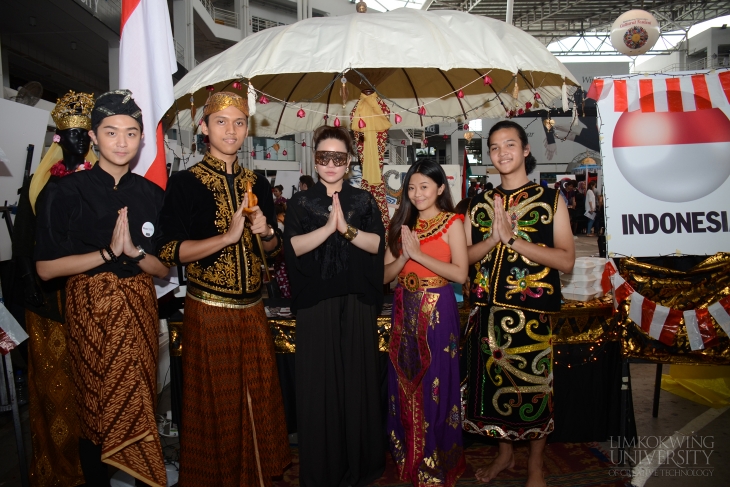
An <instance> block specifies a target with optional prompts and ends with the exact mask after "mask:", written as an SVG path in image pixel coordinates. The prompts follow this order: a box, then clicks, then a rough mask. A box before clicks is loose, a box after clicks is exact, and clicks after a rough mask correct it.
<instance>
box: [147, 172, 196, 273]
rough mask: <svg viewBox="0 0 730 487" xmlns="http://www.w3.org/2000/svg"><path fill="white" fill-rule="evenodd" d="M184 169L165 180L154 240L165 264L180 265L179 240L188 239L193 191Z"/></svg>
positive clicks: (192, 209)
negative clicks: (158, 230) (166, 181)
mask: <svg viewBox="0 0 730 487" xmlns="http://www.w3.org/2000/svg"><path fill="white" fill-rule="evenodd" d="M190 178H192V179H194V176H192V175H191V174H188V172H187V171H181V172H179V173H176V174H174V175H173V176H172V177H171V178H170V180H169V181H168V183H167V190H165V193H164V196H163V199H162V205H161V206H162V210H161V211H160V213H159V218H158V222H159V229H160V232H159V233H158V235H157V238H156V240H155V248H156V249H157V256H158V257H159V259H160V261H161V262H162V263H163V264H165V265H166V266H167V267H172V266H174V265H180V264H181V262H180V244H181V243H182V242H184V241H185V240H188V239H190V236H191V230H192V228H191V225H192V221H193V218H192V217H193V212H194V208H193V202H194V198H193V197H192V195H193V193H194V192H193V191H191V183H194V182H195V181H191V180H190Z"/></svg>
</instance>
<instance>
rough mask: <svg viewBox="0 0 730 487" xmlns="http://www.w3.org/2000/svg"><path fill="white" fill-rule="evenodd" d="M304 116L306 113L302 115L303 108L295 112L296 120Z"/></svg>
mask: <svg viewBox="0 0 730 487" xmlns="http://www.w3.org/2000/svg"><path fill="white" fill-rule="evenodd" d="M305 116H306V113H304V108H300V109H299V111H298V112H297V118H304V117H305Z"/></svg>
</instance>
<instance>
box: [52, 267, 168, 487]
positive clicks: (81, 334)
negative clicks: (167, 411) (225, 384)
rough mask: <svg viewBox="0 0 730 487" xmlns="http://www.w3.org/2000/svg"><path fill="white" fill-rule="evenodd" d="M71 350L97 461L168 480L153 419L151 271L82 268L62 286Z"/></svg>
mask: <svg viewBox="0 0 730 487" xmlns="http://www.w3.org/2000/svg"><path fill="white" fill-rule="evenodd" d="M66 293H67V299H66V321H67V323H68V326H69V334H70V340H69V352H70V354H71V365H72V370H73V376H74V381H75V383H76V388H77V401H78V404H79V418H80V420H81V436H82V437H83V438H86V439H88V440H91V441H92V442H93V443H95V444H97V445H101V460H102V461H103V462H104V463H108V464H109V465H113V466H115V467H117V468H119V469H120V470H124V471H125V472H127V473H128V474H130V475H132V476H133V477H135V478H137V479H139V480H141V481H143V482H145V483H147V484H149V485H151V486H155V487H158V486H159V487H164V486H166V485H167V475H166V472H165V465H164V460H163V456H162V448H161V446H160V440H159V437H158V433H157V423H156V421H155V407H156V404H155V403H156V395H155V393H156V383H157V376H156V370H157V354H158V349H159V346H158V339H157V330H158V321H157V319H158V315H157V299H156V297H155V287H154V285H153V283H152V277H150V276H149V275H147V274H139V275H137V276H135V277H130V278H125V279H120V278H118V277H117V276H116V275H114V274H112V273H110V272H105V273H102V274H97V275H96V276H93V277H89V276H87V275H84V274H81V275H78V276H74V277H72V278H70V279H69V281H68V284H67V285H66Z"/></svg>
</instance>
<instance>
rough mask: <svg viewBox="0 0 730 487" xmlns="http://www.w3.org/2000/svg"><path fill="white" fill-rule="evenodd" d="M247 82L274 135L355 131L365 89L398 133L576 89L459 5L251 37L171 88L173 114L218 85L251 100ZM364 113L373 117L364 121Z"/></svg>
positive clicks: (509, 29) (521, 106) (265, 127)
mask: <svg viewBox="0 0 730 487" xmlns="http://www.w3.org/2000/svg"><path fill="white" fill-rule="evenodd" d="M343 77H344V78H346V80H347V82H346V85H345V87H346V90H342V89H341V88H342V87H343V84H342V82H341V80H342V78H343ZM485 77H486V78H487V81H491V82H490V83H489V84H487V83H485ZM249 81H250V82H251V83H252V85H253V86H254V87H255V89H256V98H257V99H258V100H259V103H257V106H256V113H255V115H254V116H253V117H252V118H251V121H250V127H249V134H250V135H252V136H268V137H279V136H282V135H287V134H292V133H296V132H308V131H311V130H314V129H315V128H317V127H319V126H321V125H323V124H324V123H328V124H334V123H335V119H339V120H341V123H342V125H343V126H349V122H350V118H349V116H350V112H351V111H352V109H353V107H354V106H355V104H356V103H357V101H358V100H359V97H360V93H361V91H362V90H365V92H366V94H368V93H369V91H368V90H369V89H370V90H372V89H374V90H375V93H376V94H377V96H378V97H379V98H380V99H381V100H382V101H383V102H384V103H385V105H387V107H388V108H389V110H390V115H388V114H387V112H385V116H386V117H388V118H389V120H390V122H391V123H392V124H393V125H394V126H393V128H414V127H421V126H426V125H431V124H433V123H438V122H439V121H460V122H466V121H467V120H471V119H476V118H482V117H494V118H499V117H502V116H505V115H508V114H509V112H510V111H514V113H515V114H516V113H517V112H518V111H519V110H529V109H530V108H533V109H534V108H536V106H535V105H536V101H537V104H538V105H540V104H543V101H550V100H554V99H556V98H558V99H559V98H561V97H562V99H563V103H564V104H565V103H567V99H568V96H567V93H566V91H567V89H566V84H567V85H571V86H578V83H577V81H576V80H575V78H574V77H573V76H572V75H571V74H570V72H569V71H568V70H567V69H566V68H565V66H563V64H562V63H561V62H560V61H558V60H557V59H556V58H555V56H553V55H552V54H551V53H550V52H549V51H548V50H547V49H546V48H545V46H543V45H542V44H541V43H540V42H539V41H538V40H536V39H535V38H534V37H532V36H531V35H529V34H526V33H525V32H523V31H521V30H520V29H518V28H516V27H514V26H512V25H508V24H506V23H504V22H502V21H499V20H495V19H491V18H488V17H482V16H477V15H471V14H468V13H463V12H457V11H451V10H439V11H423V10H416V9H406V8H401V9H397V10H393V11H390V12H386V13H384V14H374V15H364V14H358V13H353V14H351V15H345V16H339V17H317V18H311V19H306V20H302V21H300V22H297V23H295V24H292V25H285V26H280V27H275V28H270V29H266V30H264V31H262V32H259V33H256V34H254V35H251V36H249V37H246V38H245V39H243V40H242V41H240V42H239V43H237V44H236V45H234V46H232V47H230V48H229V49H227V50H225V51H224V52H222V53H220V54H218V55H217V56H214V57H212V58H210V59H208V60H207V61H205V62H203V63H201V64H199V65H198V66H197V67H195V68H194V69H193V70H191V71H190V72H189V73H188V74H187V75H186V76H185V77H184V78H183V79H182V80H180V81H179V82H178V83H177V85H175V99H176V102H175V105H174V106H173V107H172V109H171V110H170V112H168V120H170V121H172V120H173V119H172V117H173V116H174V115H175V114H176V113H179V114H180V115H182V113H181V112H183V111H185V110H188V109H190V107H191V105H192V106H195V107H196V108H197V109H198V110H199V109H200V108H201V107H202V106H203V105H204V104H205V100H206V99H207V97H208V95H209V94H210V93H211V92H217V91H223V90H226V91H234V92H235V91H236V90H237V89H238V90H241V95H243V96H245V94H246V90H247V86H248V82H249ZM515 83H516V85H517V88H516V89H515ZM343 91H346V94H345V95H346V96H345V100H344V102H343V96H342V94H343V93H342V92H343ZM536 94H537V96H536ZM262 97H263V101H264V102H266V101H268V103H261V102H260V101H261V99H262ZM343 105H344V106H343ZM199 115H200V113H199V112H198V117H194V118H196V119H197V118H199ZM380 116H382V115H380ZM325 117H326V119H325ZM374 117H376V115H373V118H374ZM181 118H182V117H181ZM184 118H185V119H187V120H191V119H190V115H189V114H186V116H185V117H184ZM325 120H326V121H325ZM362 120H363V121H364V122H365V123H366V124H367V122H368V118H367V116H363V118H362ZM396 124H399V125H396Z"/></svg>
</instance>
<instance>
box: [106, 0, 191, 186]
mask: <svg viewBox="0 0 730 487" xmlns="http://www.w3.org/2000/svg"><path fill="white" fill-rule="evenodd" d="M176 71H177V62H176V60H175V46H174V44H173V40H172V28H171V27H170V13H169V11H168V8H167V2H166V1H165V0H122V22H121V41H120V47H119V87H120V88H125V89H128V90H130V91H131V92H132V95H133V96H134V100H135V101H136V102H137V104H138V105H139V107H140V108H141V109H142V120H143V122H144V126H145V129H146V130H145V131H146V134H145V138H144V141H143V143H142V147H141V148H140V151H139V154H138V155H137V162H136V163H133V168H132V171H133V172H135V173H136V174H140V175H142V176H144V177H145V178H147V179H149V180H150V181H152V182H154V183H156V184H158V185H159V186H160V187H161V188H162V189H165V186H166V185H167V164H166V161H165V145H164V134H163V132H162V124H161V123H160V120H161V119H162V116H163V115H164V114H165V112H166V111H167V109H168V108H170V106H172V104H173V102H174V101H175V97H174V95H173V88H172V74H173V73H175V72H176ZM153 130H156V131H155V132H153Z"/></svg>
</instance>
